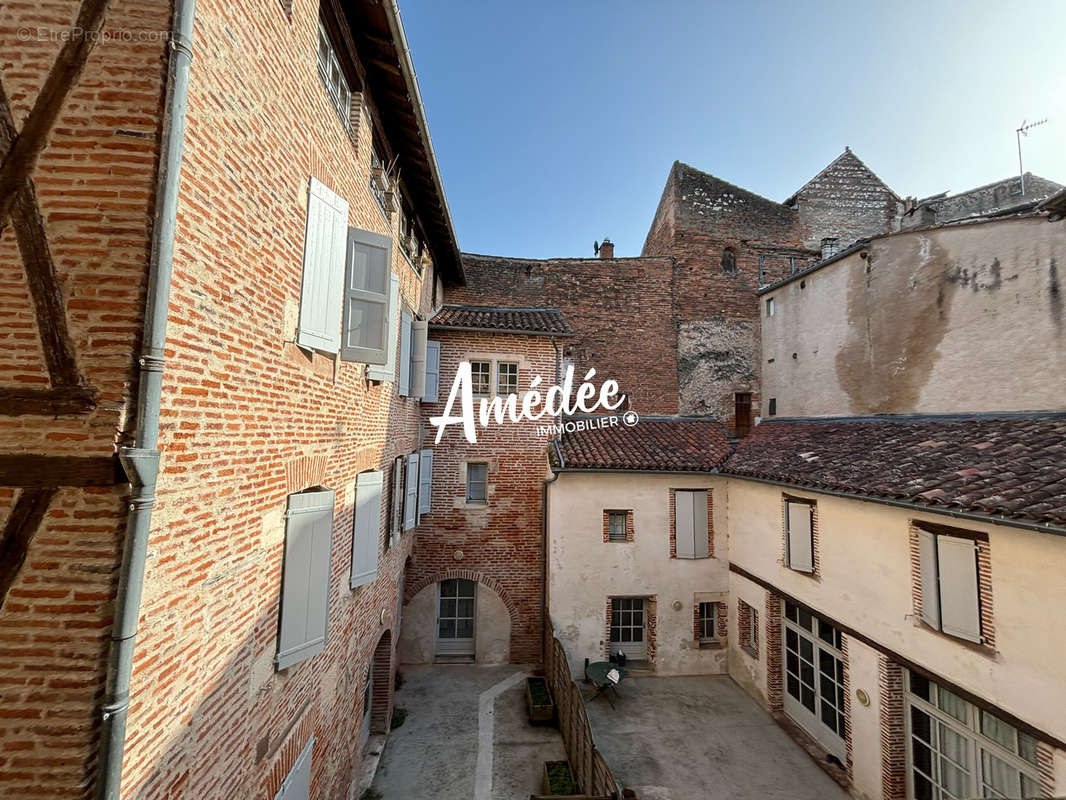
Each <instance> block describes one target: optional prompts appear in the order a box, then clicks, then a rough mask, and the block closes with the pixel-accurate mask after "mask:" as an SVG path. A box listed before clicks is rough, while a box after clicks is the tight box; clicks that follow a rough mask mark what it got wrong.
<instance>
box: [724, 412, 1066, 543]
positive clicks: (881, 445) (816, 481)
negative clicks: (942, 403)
mask: <svg viewBox="0 0 1066 800" xmlns="http://www.w3.org/2000/svg"><path fill="white" fill-rule="evenodd" d="M723 471H724V472H727V473H729V474H732V475H738V476H745V477H753V478H761V479H765V480H771V481H775V482H781V483H787V484H791V485H795V486H799V487H806V488H810V489H812V490H814V491H818V490H831V491H840V492H845V493H849V494H856V495H863V496H867V497H870V498H872V499H876V498H880V499H889V500H894V501H903V502H906V503H913V504H916V505H924V506H930V507H931V508H932V509H934V510H935V509H936V508H945V509H959V510H963V511H967V512H971V513H977V514H986V515H989V516H990V517H1003V518H1005V519H1007V520H1020V521H1027V522H1035V523H1041V524H1046V525H1054V526H1058V527H1066V414H1046V415H1028V414H1025V415H1009V414H1005V415H999V416H972V417H912V418H907V417H903V418H870V417H865V418H828V419H804V420H773V421H769V422H764V423H763V424H761V425H758V426H756V428H755V430H754V431H752V433H751V435H749V436H748V437H747V438H746V439H744V441H742V442H741V443H740V445H739V446H738V448H737V450H736V452H735V453H734V454H733V455H732V456H731V457H730V458H729V460H728V461H727V462H726V464H725V466H724V467H723ZM990 521H992V522H994V521H995V519H990Z"/></svg>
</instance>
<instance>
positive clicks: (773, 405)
mask: <svg viewBox="0 0 1066 800" xmlns="http://www.w3.org/2000/svg"><path fill="white" fill-rule="evenodd" d="M766 416H768V417H776V416H777V398H776V397H771V398H770V403H769V405H768V406H767V407H766Z"/></svg>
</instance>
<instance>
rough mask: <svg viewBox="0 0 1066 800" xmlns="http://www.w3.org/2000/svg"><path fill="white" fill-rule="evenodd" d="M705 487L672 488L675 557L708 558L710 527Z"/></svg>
mask: <svg viewBox="0 0 1066 800" xmlns="http://www.w3.org/2000/svg"><path fill="white" fill-rule="evenodd" d="M709 497H710V493H709V492H708V491H707V490H706V489H695V490H694V489H676V490H674V530H673V538H674V554H675V557H676V558H708V557H709V556H710V554H711V552H710V527H709V524H708V520H709V513H708V500H709Z"/></svg>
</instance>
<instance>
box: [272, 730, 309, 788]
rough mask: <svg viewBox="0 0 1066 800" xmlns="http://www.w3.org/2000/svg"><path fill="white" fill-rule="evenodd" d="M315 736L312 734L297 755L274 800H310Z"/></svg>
mask: <svg viewBox="0 0 1066 800" xmlns="http://www.w3.org/2000/svg"><path fill="white" fill-rule="evenodd" d="M314 745H315V737H314V735H313V734H312V736H311V738H310V739H308V740H307V744H305V745H304V749H303V750H301V751H300V755H298V756H297V757H296V763H295V764H293V765H292V769H290V770H289V774H288V775H286V776H285V780H284V781H282V783H281V788H280V789H278V793H277V794H275V795H274V800H308V798H310V797H311V758H312V755H311V754H312V752H313V751H314Z"/></svg>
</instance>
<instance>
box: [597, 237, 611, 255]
mask: <svg viewBox="0 0 1066 800" xmlns="http://www.w3.org/2000/svg"><path fill="white" fill-rule="evenodd" d="M600 258H614V242H612V241H611V240H610V239H604V240H603V241H602V242H600Z"/></svg>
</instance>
